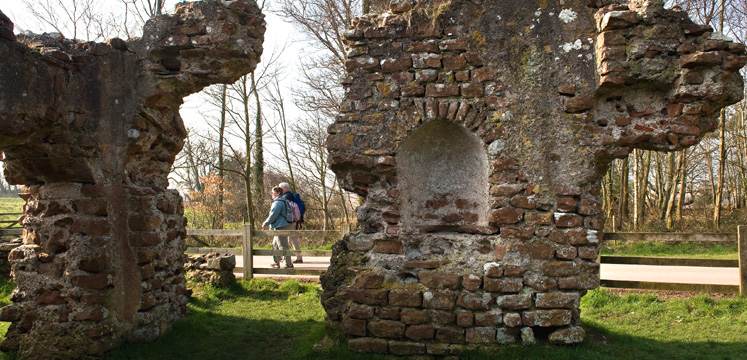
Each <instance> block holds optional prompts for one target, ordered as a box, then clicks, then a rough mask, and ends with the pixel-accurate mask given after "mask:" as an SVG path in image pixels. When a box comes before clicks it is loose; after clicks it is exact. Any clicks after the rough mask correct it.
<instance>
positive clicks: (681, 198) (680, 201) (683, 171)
mask: <svg viewBox="0 0 747 360" xmlns="http://www.w3.org/2000/svg"><path fill="white" fill-rule="evenodd" d="M681 156H682V162H681V166H680V169H679V172H680V179H682V180H681V181H682V185H681V186H680V191H679V194H678V195H677V209H676V210H677V211H676V213H675V217H676V218H677V220H678V221H682V206H683V205H684V203H685V194H686V191H685V188H686V187H687V149H684V150H682V155H681Z"/></svg>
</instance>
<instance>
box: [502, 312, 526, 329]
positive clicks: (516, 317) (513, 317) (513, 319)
mask: <svg viewBox="0 0 747 360" xmlns="http://www.w3.org/2000/svg"><path fill="white" fill-rule="evenodd" d="M503 323H504V324H506V326H508V327H518V326H521V323H522V320H521V314H519V313H506V314H504V315H503Z"/></svg>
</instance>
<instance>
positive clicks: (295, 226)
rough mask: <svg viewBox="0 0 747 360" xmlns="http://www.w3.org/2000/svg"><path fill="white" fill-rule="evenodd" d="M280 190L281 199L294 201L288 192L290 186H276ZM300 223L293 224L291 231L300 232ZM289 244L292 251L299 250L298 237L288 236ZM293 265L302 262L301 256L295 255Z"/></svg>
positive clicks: (283, 184)
mask: <svg viewBox="0 0 747 360" xmlns="http://www.w3.org/2000/svg"><path fill="white" fill-rule="evenodd" d="M278 186H279V187H280V188H282V189H283V198H285V199H286V200H288V201H294V200H293V192H292V191H290V185H289V184H288V183H285V182H283V183H280V184H279V185H278ZM300 223H301V222H300V221H299V222H294V223H293V224H292V225H293V230H301V228H300V227H301V224H300ZM288 238H289V239H290V244H291V246H293V250H296V251H299V250H301V243H300V242H299V241H298V236H289V237H288ZM293 262H294V263H296V264H300V263H302V262H303V255H296V260H293Z"/></svg>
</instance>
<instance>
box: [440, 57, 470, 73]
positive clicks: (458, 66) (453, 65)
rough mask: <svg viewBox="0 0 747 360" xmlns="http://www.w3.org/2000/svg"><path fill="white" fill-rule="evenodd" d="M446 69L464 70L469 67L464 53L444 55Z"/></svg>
mask: <svg viewBox="0 0 747 360" xmlns="http://www.w3.org/2000/svg"><path fill="white" fill-rule="evenodd" d="M443 65H444V70H447V71H451V70H462V69H464V68H465V67H467V59H465V58H464V55H451V56H444V58H443Z"/></svg>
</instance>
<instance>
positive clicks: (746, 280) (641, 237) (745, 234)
mask: <svg viewBox="0 0 747 360" xmlns="http://www.w3.org/2000/svg"><path fill="white" fill-rule="evenodd" d="M349 229H350V228H349V226H346V227H345V228H344V229H343V230H340V231H321V230H311V231H308V230H307V231H299V230H281V231H277V230H276V231H265V230H253V229H251V227H249V226H245V227H244V228H243V229H239V230H187V235H189V236H192V235H212V236H241V237H243V240H244V241H243V247H242V248H241V249H230V248H189V249H187V252H188V253H200V254H205V253H209V252H222V253H228V254H234V255H242V256H243V258H244V267H237V268H236V270H237V271H241V272H243V273H244V277H245V278H247V279H248V278H252V277H253V274H268V275H315V276H318V275H321V273H322V272H323V270H311V269H295V268H294V269H267V268H254V267H253V264H252V257H251V256H249V251H248V249H251V254H252V255H256V256H289V255H302V256H323V257H328V256H331V255H332V252H331V251H329V250H300V251H292V250H264V249H254V248H253V247H252V238H253V237H259V236H276V235H279V236H293V235H299V236H307V235H326V236H340V237H342V236H343V235H344V234H346V233H348V232H349V231H350V230H349ZM609 240H621V241H664V242H685V241H702V242H710V243H726V242H736V243H737V244H738V245H739V260H723V259H692V258H661V257H632V256H600V263H602V264H630V265H655V266H700V267H727V268H739V269H740V285H719V284H685V283H663V282H661V283H660V282H646V281H629V280H602V281H601V285H602V286H605V287H609V288H626V289H645V290H671V291H696V292H716V293H725V294H730V293H734V294H745V291H747V269H745V268H746V267H747V226H740V227H739V228H738V233H737V234H679V233H607V234H605V238H604V241H609Z"/></svg>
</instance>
